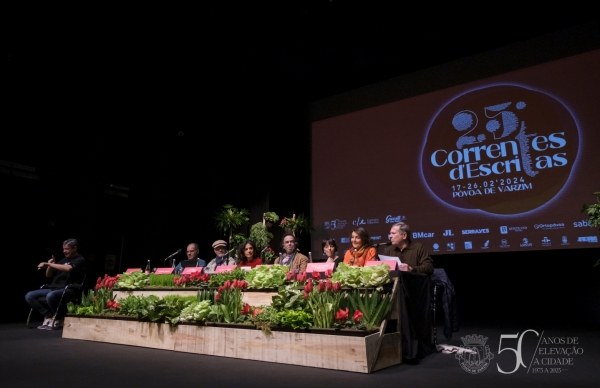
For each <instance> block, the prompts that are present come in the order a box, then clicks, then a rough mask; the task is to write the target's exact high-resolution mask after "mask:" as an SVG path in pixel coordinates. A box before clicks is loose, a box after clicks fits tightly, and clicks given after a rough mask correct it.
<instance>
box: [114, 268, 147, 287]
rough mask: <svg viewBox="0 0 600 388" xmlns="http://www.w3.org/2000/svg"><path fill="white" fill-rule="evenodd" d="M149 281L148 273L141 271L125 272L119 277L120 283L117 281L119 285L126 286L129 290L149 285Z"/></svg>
mask: <svg viewBox="0 0 600 388" xmlns="http://www.w3.org/2000/svg"><path fill="white" fill-rule="evenodd" d="M148 282H149V279H148V275H146V274H145V273H143V272H141V271H137V272H131V273H123V274H121V276H120V277H119V283H117V287H119V288H125V289H128V290H135V289H140V288H144V287H148Z"/></svg>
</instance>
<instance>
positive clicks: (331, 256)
mask: <svg viewBox="0 0 600 388" xmlns="http://www.w3.org/2000/svg"><path fill="white" fill-rule="evenodd" d="M321 249H323V253H325V256H327V261H326V263H335V265H334V266H333V268H334V269H335V268H336V267H337V265H338V263H339V262H340V261H342V258H341V257H338V256H337V255H336V254H335V253H336V252H337V249H338V247H337V244H336V243H335V240H334V239H332V238H328V239H325V240H323V242H322V243H321Z"/></svg>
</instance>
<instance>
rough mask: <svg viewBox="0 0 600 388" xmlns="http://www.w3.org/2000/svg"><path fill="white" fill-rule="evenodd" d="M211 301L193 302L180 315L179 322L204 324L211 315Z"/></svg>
mask: <svg viewBox="0 0 600 388" xmlns="http://www.w3.org/2000/svg"><path fill="white" fill-rule="evenodd" d="M210 304H211V303H210V301H209V300H203V301H201V302H198V301H196V302H192V303H191V304H189V305H188V306H186V307H184V308H183V310H181V313H180V314H179V322H194V321H195V322H204V321H205V320H206V318H207V317H208V314H209V313H210Z"/></svg>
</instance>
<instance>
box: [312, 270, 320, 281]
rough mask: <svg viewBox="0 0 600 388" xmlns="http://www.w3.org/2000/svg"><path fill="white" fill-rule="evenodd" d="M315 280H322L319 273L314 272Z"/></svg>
mask: <svg viewBox="0 0 600 388" xmlns="http://www.w3.org/2000/svg"><path fill="white" fill-rule="evenodd" d="M312 277H313V279H316V280H319V279H321V273H320V272H319V271H312Z"/></svg>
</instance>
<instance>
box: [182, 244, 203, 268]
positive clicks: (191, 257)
mask: <svg viewBox="0 0 600 388" xmlns="http://www.w3.org/2000/svg"><path fill="white" fill-rule="evenodd" d="M199 253H200V247H199V246H198V244H196V243H190V244H189V245H188V246H187V250H186V251H185V254H186V255H187V258H188V259H187V260H186V261H187V263H186V264H185V266H190V267H206V261H204V260H202V259H201V258H199V257H198V254H199ZM194 262H195V264H192V263H194ZM183 263H184V261H183V260H182V261H180V262H179V264H177V267H175V273H176V274H177V275H181V273H182V272H183V267H184V265H183Z"/></svg>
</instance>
